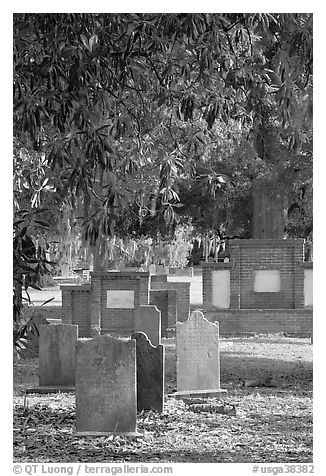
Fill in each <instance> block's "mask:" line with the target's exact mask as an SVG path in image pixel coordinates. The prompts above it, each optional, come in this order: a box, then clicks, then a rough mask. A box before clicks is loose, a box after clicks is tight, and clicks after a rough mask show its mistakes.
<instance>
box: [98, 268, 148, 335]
mask: <svg viewBox="0 0 326 476" xmlns="http://www.w3.org/2000/svg"><path fill="white" fill-rule="evenodd" d="M91 286H92V294H91V297H92V305H91V320H92V324H91V325H92V335H95V334H96V333H98V330H99V332H100V333H101V334H112V335H120V336H124V335H126V336H128V335H130V333H131V332H133V331H134V315H135V310H136V309H137V308H138V307H139V306H140V305H146V304H149V273H146V272H136V271H132V272H131V271H129V272H127V271H126V272H125V271H121V272H94V273H91ZM114 290H116V291H132V292H133V293H134V295H133V298H134V307H133V308H132V307H130V308H129V307H126V308H108V307H107V291H114Z"/></svg>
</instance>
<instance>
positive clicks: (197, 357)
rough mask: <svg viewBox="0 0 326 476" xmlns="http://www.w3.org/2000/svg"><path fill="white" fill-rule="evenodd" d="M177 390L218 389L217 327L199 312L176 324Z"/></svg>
mask: <svg viewBox="0 0 326 476" xmlns="http://www.w3.org/2000/svg"><path fill="white" fill-rule="evenodd" d="M176 348H177V391H178V392H184V391H186V392H188V393H189V392H190V393H193V392H194V391H198V390H201V391H207V390H209V389H214V391H219V390H220V356H219V325H218V323H217V322H214V323H212V322H209V321H208V320H207V319H206V318H205V317H204V315H203V313H202V312H201V311H194V312H192V314H191V316H190V317H189V318H188V319H187V321H185V322H183V323H181V322H177V325H176Z"/></svg>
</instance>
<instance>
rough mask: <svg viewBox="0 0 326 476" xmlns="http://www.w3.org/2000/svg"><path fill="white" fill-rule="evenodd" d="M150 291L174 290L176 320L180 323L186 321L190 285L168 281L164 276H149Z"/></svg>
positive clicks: (188, 308)
mask: <svg viewBox="0 0 326 476" xmlns="http://www.w3.org/2000/svg"><path fill="white" fill-rule="evenodd" d="M150 286H151V289H152V290H164V289H168V290H174V291H176V300H177V320H178V321H180V322H183V321H186V320H187V319H188V317H189V313H190V283H189V282H188V283H180V282H173V281H169V280H168V276H165V275H152V276H151V284H150Z"/></svg>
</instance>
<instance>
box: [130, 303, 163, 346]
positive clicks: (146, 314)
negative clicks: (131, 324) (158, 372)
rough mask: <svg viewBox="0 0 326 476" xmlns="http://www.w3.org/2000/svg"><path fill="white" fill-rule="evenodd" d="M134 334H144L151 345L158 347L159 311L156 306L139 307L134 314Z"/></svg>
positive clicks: (159, 336) (159, 340)
mask: <svg viewBox="0 0 326 476" xmlns="http://www.w3.org/2000/svg"><path fill="white" fill-rule="evenodd" d="M135 332H144V334H146V335H147V337H148V339H149V341H150V342H151V343H152V345H154V346H155V347H156V346H157V345H160V343H161V311H159V310H158V309H157V307H156V306H151V305H148V306H147V305H146V306H139V309H137V311H136V313H135Z"/></svg>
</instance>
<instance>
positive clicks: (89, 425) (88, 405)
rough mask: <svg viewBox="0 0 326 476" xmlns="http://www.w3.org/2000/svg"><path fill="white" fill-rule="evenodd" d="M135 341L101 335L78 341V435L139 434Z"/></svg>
mask: <svg viewBox="0 0 326 476" xmlns="http://www.w3.org/2000/svg"><path fill="white" fill-rule="evenodd" d="M136 414H137V411H136V342H135V341H134V340H132V339H119V338H116V337H112V336H110V335H101V336H97V337H94V338H93V339H78V341H77V344H76V435H77V436H80V435H81V436H82V435H85V436H101V435H112V434H123V435H126V436H136V435H138V434H137V431H136Z"/></svg>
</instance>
